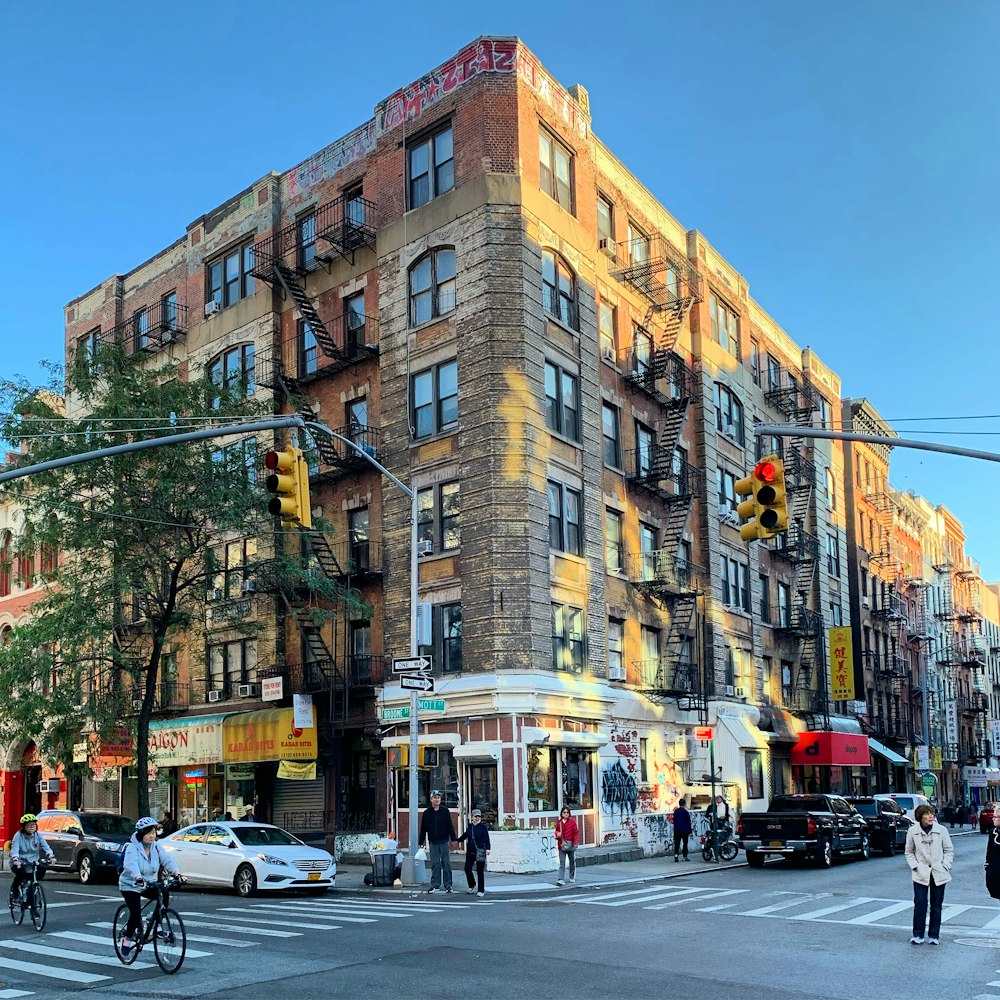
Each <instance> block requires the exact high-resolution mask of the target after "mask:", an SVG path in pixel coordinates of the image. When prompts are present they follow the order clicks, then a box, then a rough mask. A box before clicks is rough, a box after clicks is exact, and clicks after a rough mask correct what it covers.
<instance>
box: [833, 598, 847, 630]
mask: <svg viewBox="0 0 1000 1000" xmlns="http://www.w3.org/2000/svg"><path fill="white" fill-rule="evenodd" d="M830 624H831V625H832V626H833V627H834V628H837V627H838V626H840V625H843V624H844V622H843V619H842V617H841V614H840V605H839V604H836V603H831V604H830Z"/></svg>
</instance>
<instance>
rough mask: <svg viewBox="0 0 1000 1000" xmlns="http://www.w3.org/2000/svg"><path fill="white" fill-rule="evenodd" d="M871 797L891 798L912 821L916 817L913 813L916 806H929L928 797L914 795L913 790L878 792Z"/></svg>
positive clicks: (914, 820)
mask: <svg viewBox="0 0 1000 1000" xmlns="http://www.w3.org/2000/svg"><path fill="white" fill-rule="evenodd" d="M873 797H874V798H876V799H892V801H893V802H895V803H896V804H897V805H898V806H899V808H900V809H902V810H903V812H905V813H906V816H907V818H908V819H911V820H913V822H914V823H915V822H916V821H917V819H916V817H915V816H914V815H913V813H914V810H915V809H916V808H917V806H929V805H930V804H931V803H930V799H928V798H927V797H926V796H924V795H915V794H914V793H913V792H878V793H877V794H876V795H874V796H873Z"/></svg>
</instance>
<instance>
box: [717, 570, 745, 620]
mask: <svg viewBox="0 0 1000 1000" xmlns="http://www.w3.org/2000/svg"><path fill="white" fill-rule="evenodd" d="M719 558H720V569H721V573H720V576H721V579H722V603H723V604H725V605H727V606H728V607H731V608H739V609H740V610H741V611H746V612H747V614H749V613H750V567H749V566H748V565H746V564H744V563H741V562H739V561H738V560H736V559H727V558H726V556H720V557H719Z"/></svg>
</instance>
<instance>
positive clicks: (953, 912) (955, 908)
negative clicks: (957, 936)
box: [941, 903, 972, 924]
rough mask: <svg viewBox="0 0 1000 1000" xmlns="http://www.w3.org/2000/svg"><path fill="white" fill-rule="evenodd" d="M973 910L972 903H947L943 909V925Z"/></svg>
mask: <svg viewBox="0 0 1000 1000" xmlns="http://www.w3.org/2000/svg"><path fill="white" fill-rule="evenodd" d="M971 909H972V904H971V903H945V904H944V906H942V907H941V923H943V924H944V923H947V922H948V921H949V920H951V918H952V917H957V916H958V915H959V914H960V913H965V911H966V910H971Z"/></svg>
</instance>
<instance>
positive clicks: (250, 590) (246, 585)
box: [242, 580, 257, 594]
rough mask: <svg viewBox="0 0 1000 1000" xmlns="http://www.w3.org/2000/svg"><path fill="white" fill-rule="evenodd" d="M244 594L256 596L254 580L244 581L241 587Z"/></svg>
mask: <svg viewBox="0 0 1000 1000" xmlns="http://www.w3.org/2000/svg"><path fill="white" fill-rule="evenodd" d="M242 590H243V593H244V594H256V593H257V581H256V580H244V581H243V587H242Z"/></svg>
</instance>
